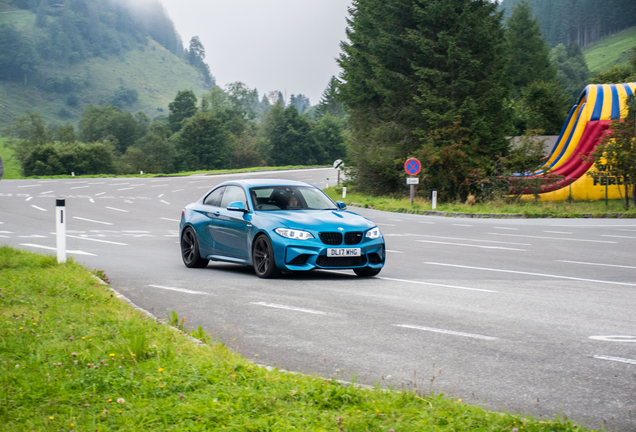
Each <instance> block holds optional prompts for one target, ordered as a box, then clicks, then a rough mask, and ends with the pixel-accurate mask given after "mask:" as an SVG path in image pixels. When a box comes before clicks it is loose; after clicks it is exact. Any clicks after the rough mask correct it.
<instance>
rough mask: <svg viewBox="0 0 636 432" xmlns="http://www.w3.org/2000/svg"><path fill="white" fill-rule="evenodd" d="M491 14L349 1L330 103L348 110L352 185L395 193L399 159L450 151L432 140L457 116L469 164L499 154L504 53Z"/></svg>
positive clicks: (462, 2) (446, 5)
mask: <svg viewBox="0 0 636 432" xmlns="http://www.w3.org/2000/svg"><path fill="white" fill-rule="evenodd" d="M496 7H497V6H496V4H493V3H491V2H489V1H486V0H429V1H415V0H390V1H380V0H358V1H355V2H354V3H353V7H352V8H351V10H350V15H351V17H350V19H349V27H350V29H349V30H348V34H347V36H348V39H349V42H347V43H343V45H342V49H343V51H344V54H343V55H342V56H341V57H340V59H339V63H340V66H341V67H342V69H343V73H342V84H341V85H339V94H338V98H339V99H340V100H342V101H343V102H344V103H345V104H346V106H347V108H348V113H349V125H350V127H351V144H350V148H349V151H350V153H349V157H350V159H351V163H352V164H353V165H354V169H355V174H356V175H357V176H358V182H359V187H365V188H367V189H370V190H373V191H377V192H381V191H396V190H399V189H400V187H402V183H403V180H402V178H401V175H402V172H403V168H402V165H403V163H404V160H405V159H406V158H407V157H409V156H419V155H422V150H423V149H424V148H438V147H447V146H449V145H452V144H451V143H448V142H442V141H439V140H437V139H436V138H435V134H431V132H433V131H435V130H439V129H442V128H447V127H450V126H452V125H453V124H455V122H456V121H457V117H460V118H461V127H462V128H465V129H466V130H467V133H466V135H467V138H468V139H469V140H470V142H471V143H472V146H471V149H472V150H473V151H474V152H475V153H476V154H471V155H469V156H468V157H469V160H470V162H471V164H472V165H475V166H478V165H480V164H482V163H483V162H482V159H483V157H485V158H486V160H487V159H488V158H490V157H494V156H495V155H499V154H504V153H505V152H506V151H507V144H506V142H505V140H504V138H503V136H504V131H505V125H506V123H507V114H506V110H505V108H504V100H505V98H506V96H507V93H508V87H507V82H506V71H507V64H506V57H505V49H506V46H505V43H504V32H503V27H502V23H501V21H502V14H501V13H498V12H496ZM422 162H423V165H424V167H425V168H426V169H427V170H430V171H434V170H435V168H434V167H432V166H428V162H427V161H426V160H423V161H422ZM456 186H457V185H456ZM433 187H434V186H433ZM454 193H455V191H453V192H449V194H454Z"/></svg>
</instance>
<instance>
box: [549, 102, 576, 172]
mask: <svg viewBox="0 0 636 432" xmlns="http://www.w3.org/2000/svg"><path fill="white" fill-rule="evenodd" d="M586 104H587V102H586V103H584V104H583V105H581V110H580V111H579V115H578V116H577V117H576V122H575V123H574V126H573V127H572V131H571V132H570V136H568V140H567V141H566V143H565V145H564V146H563V149H561V153H560V154H559V156H558V157H557V158H556V159H555V160H554V161H553V162H552V163H551V164H550V166H549V167H548V169H550V168H552V167H553V166H554V165H556V164H557V163H558V162H559V160H561V158H562V157H563V154H564V153H565V151H566V150H567V148H568V146H569V145H570V141H572V135H574V131H575V130H576V127H577V126H578V124H579V120H581V115H582V114H583V112H584V111H585V105H586ZM543 171H545V170H541V172H540V173H538V174H541V173H543Z"/></svg>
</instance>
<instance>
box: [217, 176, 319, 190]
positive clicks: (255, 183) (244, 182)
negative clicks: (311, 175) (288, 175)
mask: <svg viewBox="0 0 636 432" xmlns="http://www.w3.org/2000/svg"><path fill="white" fill-rule="evenodd" d="M221 184H239V185H241V186H243V187H245V188H252V187H262V186H311V187H313V185H311V184H309V183H305V182H301V181H296V180H284V179H266V178H261V179H259V178H255V179H240V180H229V181H226V182H223V183H221ZM219 186H220V185H219Z"/></svg>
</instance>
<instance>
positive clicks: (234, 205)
mask: <svg viewBox="0 0 636 432" xmlns="http://www.w3.org/2000/svg"><path fill="white" fill-rule="evenodd" d="M227 209H228V210H232V211H240V212H243V213H247V209H246V208H245V204H244V203H242V202H241V201H234V202H231V203H230V205H228V206H227Z"/></svg>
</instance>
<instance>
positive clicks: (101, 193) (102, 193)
mask: <svg viewBox="0 0 636 432" xmlns="http://www.w3.org/2000/svg"><path fill="white" fill-rule="evenodd" d="M105 193H106V192H100V193H98V194H95V196H100V195H104V194H105Z"/></svg>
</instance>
